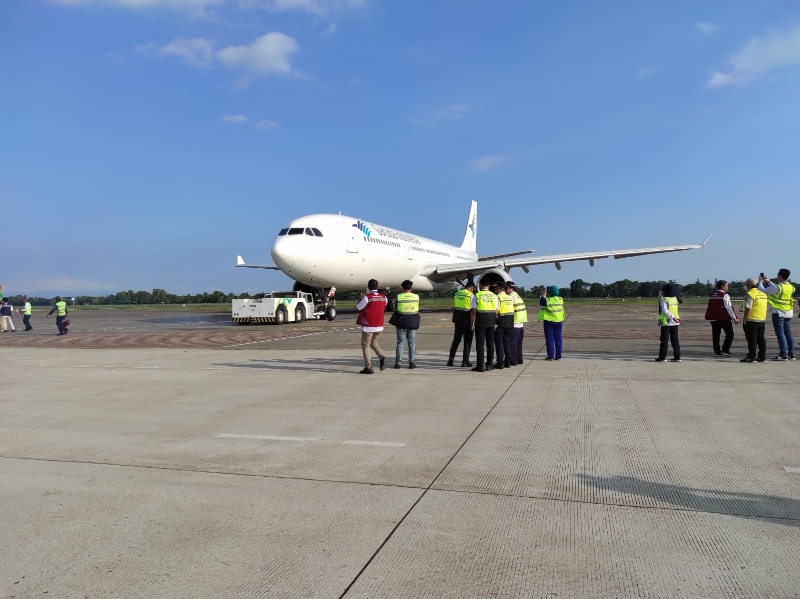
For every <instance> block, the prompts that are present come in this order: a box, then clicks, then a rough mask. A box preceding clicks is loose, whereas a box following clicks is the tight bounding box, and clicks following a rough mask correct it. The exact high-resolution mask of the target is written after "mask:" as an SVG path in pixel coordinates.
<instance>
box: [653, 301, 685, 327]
mask: <svg viewBox="0 0 800 599" xmlns="http://www.w3.org/2000/svg"><path fill="white" fill-rule="evenodd" d="M664 302H665V303H666V304H667V310H669V313H670V314H672V316H673V318H680V316H679V315H678V305H679V302H678V298H677V297H665V298H664ZM658 324H659V326H662V327H663V326H664V325H666V324H667V315H666V314H662V313H661V311H660V310H659V314H658ZM675 324H678V323H677V322H676V323H675Z"/></svg>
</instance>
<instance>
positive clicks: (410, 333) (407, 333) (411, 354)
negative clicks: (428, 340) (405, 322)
mask: <svg viewBox="0 0 800 599" xmlns="http://www.w3.org/2000/svg"><path fill="white" fill-rule="evenodd" d="M406 339H408V361H409V362H413V361H414V358H416V357H417V329H397V348H396V349H395V352H394V361H395V362H396V363H397V364H399V363H400V359H401V358H402V357H403V345H405V342H406Z"/></svg>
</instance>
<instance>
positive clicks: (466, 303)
mask: <svg viewBox="0 0 800 599" xmlns="http://www.w3.org/2000/svg"><path fill="white" fill-rule="evenodd" d="M473 295H475V294H474V293H472V292H471V291H470V290H469V289H459V290H458V291H456V294H455V295H454V296H453V307H454V308H455V309H456V310H463V311H465V312H469V311H470V310H472V296H473Z"/></svg>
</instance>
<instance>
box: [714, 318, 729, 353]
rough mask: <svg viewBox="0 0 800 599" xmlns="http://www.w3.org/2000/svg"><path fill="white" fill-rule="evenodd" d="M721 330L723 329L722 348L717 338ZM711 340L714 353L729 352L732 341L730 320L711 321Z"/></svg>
mask: <svg viewBox="0 0 800 599" xmlns="http://www.w3.org/2000/svg"><path fill="white" fill-rule="evenodd" d="M722 331H725V340H724V341H723V342H722V348H720V346H719V338H720V333H721V332H722ZM711 342H712V343H713V344H714V353H715V354H717V355H720V354H728V353H730V351H731V344H732V343H733V324H731V321H730V320H712V321H711Z"/></svg>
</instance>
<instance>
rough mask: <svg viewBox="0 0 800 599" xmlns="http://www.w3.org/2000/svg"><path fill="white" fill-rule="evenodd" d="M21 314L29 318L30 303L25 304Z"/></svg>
mask: <svg viewBox="0 0 800 599" xmlns="http://www.w3.org/2000/svg"><path fill="white" fill-rule="evenodd" d="M22 313H23V314H24V315H25V316H30V315H31V303H30V302H25V307H24V308H22Z"/></svg>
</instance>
